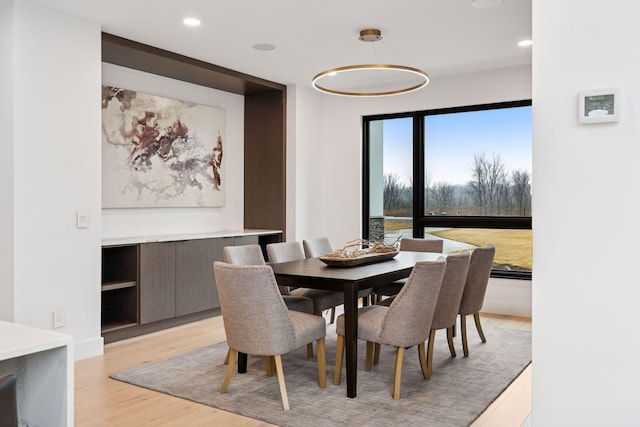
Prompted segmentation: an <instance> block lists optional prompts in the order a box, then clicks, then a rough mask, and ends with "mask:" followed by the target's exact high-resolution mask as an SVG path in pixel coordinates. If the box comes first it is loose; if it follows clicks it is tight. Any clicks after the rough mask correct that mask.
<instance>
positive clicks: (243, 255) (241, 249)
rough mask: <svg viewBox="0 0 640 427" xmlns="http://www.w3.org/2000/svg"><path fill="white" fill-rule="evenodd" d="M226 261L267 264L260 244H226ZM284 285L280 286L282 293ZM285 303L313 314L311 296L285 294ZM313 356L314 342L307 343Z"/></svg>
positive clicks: (308, 356) (309, 354)
mask: <svg viewBox="0 0 640 427" xmlns="http://www.w3.org/2000/svg"><path fill="white" fill-rule="evenodd" d="M222 256H223V259H224V261H225V262H227V263H229V264H236V265H265V264H266V263H265V261H264V255H263V254H262V248H261V247H260V245H240V246H226V247H224V248H223V249H222ZM282 288H283V287H282V286H278V289H279V290H280V293H281V294H282ZM282 299H283V300H284V303H285V305H286V306H287V308H288V309H289V310H295V311H301V312H303V313H309V314H313V301H312V300H311V299H310V298H307V297H302V296H293V295H286V294H285V295H283V296H282ZM312 357H313V344H312V343H309V344H307V358H308V359H311V358H312ZM227 363H229V352H227V356H226V357H225V359H224V364H225V365H226V364H227Z"/></svg>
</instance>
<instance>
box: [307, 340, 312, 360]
mask: <svg viewBox="0 0 640 427" xmlns="http://www.w3.org/2000/svg"><path fill="white" fill-rule="evenodd" d="M307 359H313V343H309V344H307Z"/></svg>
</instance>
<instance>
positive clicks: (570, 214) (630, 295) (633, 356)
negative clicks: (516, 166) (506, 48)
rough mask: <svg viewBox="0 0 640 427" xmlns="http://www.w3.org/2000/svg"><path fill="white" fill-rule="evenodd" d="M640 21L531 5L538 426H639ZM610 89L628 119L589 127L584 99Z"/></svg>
mask: <svg viewBox="0 0 640 427" xmlns="http://www.w3.org/2000/svg"><path fill="white" fill-rule="evenodd" d="M638 12H639V9H638V4H637V2H635V1H630V0H620V1H616V2H600V1H592V0H589V1H584V0H581V1H578V0H572V1H563V2H558V1H552V0H539V1H534V2H533V38H534V43H535V44H534V47H533V88H534V91H533V133H534V142H533V147H534V150H533V212H534V218H533V238H534V246H533V248H534V252H533V261H534V270H535V275H534V277H533V319H534V321H533V414H532V421H533V425H534V426H541V427H542V426H544V427H553V426H569V425H571V426H578V425H579V426H603V425H611V426H631V425H638V396H640V375H639V374H638V358H639V356H640V337H639V336H638V334H637V333H636V331H635V328H634V325H635V324H636V322H637V320H638V319H637V317H638V316H637V313H638V308H637V305H638V301H639V300H640V286H638V285H639V283H640V281H639V279H638V277H637V274H636V272H635V267H636V266H637V265H638V259H640V245H639V244H638V239H639V237H640V235H639V233H638V229H637V216H638V212H637V208H636V206H637V201H636V200H635V199H636V198H637V195H638V182H639V179H638V165H639V164H640V131H639V126H638V124H639V123H640V111H639V108H638V104H639V102H640V80H639V79H638V75H639V74H640V50H639V48H638V39H639V38H640V27H638V19H637V18H638ZM607 87H619V88H620V89H621V93H622V105H621V118H620V121H619V122H618V123H615V124H600V125H579V124H578V121H577V97H578V93H579V92H580V91H583V90H589V89H599V88H607Z"/></svg>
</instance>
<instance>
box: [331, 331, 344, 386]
mask: <svg viewBox="0 0 640 427" xmlns="http://www.w3.org/2000/svg"><path fill="white" fill-rule="evenodd" d="M343 356H344V336H342V335H338V338H337V340H336V366H335V368H334V371H333V383H334V384H335V385H340V376H341V375H342V357H343Z"/></svg>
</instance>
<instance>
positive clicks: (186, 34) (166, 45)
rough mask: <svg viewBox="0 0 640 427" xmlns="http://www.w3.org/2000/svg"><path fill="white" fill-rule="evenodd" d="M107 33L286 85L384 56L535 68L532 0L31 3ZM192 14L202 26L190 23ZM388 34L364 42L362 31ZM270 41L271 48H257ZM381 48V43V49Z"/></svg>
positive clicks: (444, 70)
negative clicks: (496, 1)
mask: <svg viewBox="0 0 640 427" xmlns="http://www.w3.org/2000/svg"><path fill="white" fill-rule="evenodd" d="M30 1H31V2H32V3H35V4H39V5H41V6H44V7H47V8H51V9H54V10H58V11H61V12H64V13H66V14H69V15H73V16H78V17H81V18H83V19H88V20H91V21H95V22H98V23H99V24H100V25H101V26H102V31H104V32H106V33H111V34H114V35H117V36H120V37H125V38H128V39H131V40H135V41H138V42H141V43H145V44H149V45H152V46H155V47H159V48H162V49H166V50H169V51H173V52H176V53H180V54H182V55H186V56H190V57H193V58H196V59H200V60H203V61H206V62H209V63H212V64H216V65H220V66H223V67H226V68H230V69H233V70H236V71H240V72H243V73H247V74H251V75H254V76H258V77H261V78H264V79H267V80H272V81H275V82H278V83H283V84H297V85H302V86H309V87H310V86H311V79H312V77H313V76H314V75H315V74H317V73H319V72H320V71H323V70H325V69H328V68H335V67H340V66H345V65H352V64H356V63H372V62H387V63H395V64H398V65H406V66H411V67H416V68H421V69H423V70H425V71H426V72H427V73H428V74H429V75H430V77H431V79H432V80H433V79H435V78H437V77H438V76H443V75H449V74H459V73H465V72H474V71H480V70H486V69H492V68H503V67H511V66H520V65H527V64H531V50H530V48H521V47H518V45H517V42H518V41H519V40H522V39H530V38H531V36H532V35H531V0H504V2H503V4H502V5H500V6H498V7H495V8H490V9H478V8H475V7H472V5H471V0H366V1H364V0H324V1H314V2H311V1H309V0H271V1H265V0H261V1H260V0H228V1H224V2H223V1H212V0H180V1H178V0H30ZM187 16H191V17H197V18H199V19H200V20H201V21H202V25H201V26H200V27H198V28H189V27H186V26H185V25H183V23H182V20H183V18H185V17H187ZM365 28H378V29H380V30H381V31H382V36H383V40H382V41H380V42H377V43H364V42H361V41H359V40H358V35H359V32H360V30H362V29H365ZM256 43H271V44H274V45H275V46H276V49H275V50H272V51H259V50H255V49H253V48H252V45H254V44H256ZM374 45H375V46H374Z"/></svg>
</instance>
